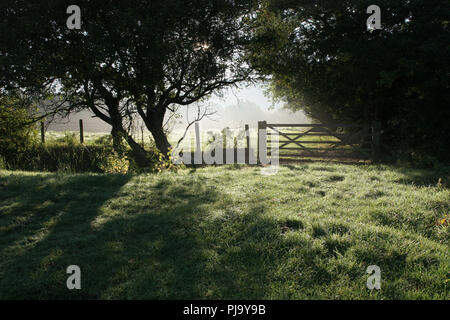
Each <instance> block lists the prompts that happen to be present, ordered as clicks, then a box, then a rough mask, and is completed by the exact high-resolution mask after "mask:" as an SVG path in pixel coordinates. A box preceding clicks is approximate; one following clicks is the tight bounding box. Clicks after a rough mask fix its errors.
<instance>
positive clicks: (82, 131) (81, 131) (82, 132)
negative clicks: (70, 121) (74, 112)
mask: <svg viewBox="0 0 450 320" xmlns="http://www.w3.org/2000/svg"><path fill="white" fill-rule="evenodd" d="M80 143H81V144H83V143H84V130H83V119H80Z"/></svg>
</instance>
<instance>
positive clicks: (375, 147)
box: [372, 121, 381, 162]
mask: <svg viewBox="0 0 450 320" xmlns="http://www.w3.org/2000/svg"><path fill="white" fill-rule="evenodd" d="M380 132H381V124H380V122H378V121H373V122H372V160H373V161H374V162H378V161H379V160H380Z"/></svg>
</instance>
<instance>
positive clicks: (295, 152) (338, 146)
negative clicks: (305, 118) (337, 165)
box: [258, 121, 380, 162]
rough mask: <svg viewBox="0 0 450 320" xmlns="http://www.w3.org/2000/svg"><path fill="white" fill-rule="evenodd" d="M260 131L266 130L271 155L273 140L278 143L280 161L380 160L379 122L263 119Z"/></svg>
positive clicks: (268, 149)
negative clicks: (298, 121) (316, 121)
mask: <svg viewBox="0 0 450 320" xmlns="http://www.w3.org/2000/svg"><path fill="white" fill-rule="evenodd" d="M261 131H263V132H266V141H267V151H268V156H270V155H271V154H270V150H271V148H272V143H276V144H278V152H279V157H280V161H283V160H284V161H289V160H299V159H311V160H313V159H338V160H342V161H345V160H346V159H348V160H369V159H371V160H373V161H375V162H376V161H378V159H379V148H380V138H379V136H380V126H379V124H378V123H377V122H374V123H373V124H372V125H358V124H273V123H267V122H266V121H260V122H258V132H261ZM273 134H276V135H277V139H276V140H278V141H272V140H271V136H272V135H273ZM263 139H264V138H263ZM258 145H259V144H258ZM258 154H259V152H258Z"/></svg>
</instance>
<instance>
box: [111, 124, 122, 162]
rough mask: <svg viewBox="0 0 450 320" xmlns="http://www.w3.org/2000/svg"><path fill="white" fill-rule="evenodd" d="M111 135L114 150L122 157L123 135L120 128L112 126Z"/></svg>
mask: <svg viewBox="0 0 450 320" xmlns="http://www.w3.org/2000/svg"><path fill="white" fill-rule="evenodd" d="M111 136H112V140H113V149H114V151H115V152H116V153H117V154H118V155H119V156H121V157H122V156H123V155H124V154H125V146H124V141H123V138H124V135H123V132H122V129H121V128H115V127H113V128H112V130H111Z"/></svg>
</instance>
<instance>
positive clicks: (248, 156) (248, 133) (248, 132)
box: [245, 124, 250, 164]
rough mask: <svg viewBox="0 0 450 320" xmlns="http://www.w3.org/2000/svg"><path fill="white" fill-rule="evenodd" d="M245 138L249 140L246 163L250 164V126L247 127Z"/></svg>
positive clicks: (247, 142)
mask: <svg viewBox="0 0 450 320" xmlns="http://www.w3.org/2000/svg"><path fill="white" fill-rule="evenodd" d="M245 137H246V140H247V141H246V144H245V163H246V164H250V130H249V128H248V124H246V125H245Z"/></svg>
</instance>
